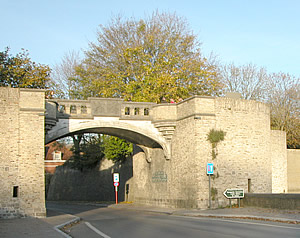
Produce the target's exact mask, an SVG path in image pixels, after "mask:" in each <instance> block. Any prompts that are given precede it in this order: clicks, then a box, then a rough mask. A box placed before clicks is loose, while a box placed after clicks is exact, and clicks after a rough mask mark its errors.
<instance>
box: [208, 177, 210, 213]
mask: <svg viewBox="0 0 300 238" xmlns="http://www.w3.org/2000/svg"><path fill="white" fill-rule="evenodd" d="M208 194H209V196H208V199H209V208H211V184H210V174H209V175H208Z"/></svg>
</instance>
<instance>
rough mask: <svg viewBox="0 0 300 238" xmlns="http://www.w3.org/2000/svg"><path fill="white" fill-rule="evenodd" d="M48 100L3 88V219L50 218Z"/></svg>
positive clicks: (0, 188)
mask: <svg viewBox="0 0 300 238" xmlns="http://www.w3.org/2000/svg"><path fill="white" fill-rule="evenodd" d="M44 97H45V96H44V91H43V90H31V89H15V88H1V87H0V123H1V124H0V126H1V131H0V133H1V135H0V218H11V217H16V216H34V217H44V216H45V214H46V210H45V193H44V191H45V189H44V111H45V109H44V108H45V105H44Z"/></svg>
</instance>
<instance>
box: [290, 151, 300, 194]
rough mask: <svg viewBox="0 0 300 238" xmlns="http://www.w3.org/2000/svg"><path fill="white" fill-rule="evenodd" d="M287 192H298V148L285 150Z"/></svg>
mask: <svg viewBox="0 0 300 238" xmlns="http://www.w3.org/2000/svg"><path fill="white" fill-rule="evenodd" d="M287 180H288V192H289V193H300V150H295V149H294V150H287Z"/></svg>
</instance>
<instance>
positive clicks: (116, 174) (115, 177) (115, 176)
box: [113, 173, 120, 204]
mask: <svg viewBox="0 0 300 238" xmlns="http://www.w3.org/2000/svg"><path fill="white" fill-rule="evenodd" d="M113 177H114V179H113V180H114V186H115V194H116V204H118V187H119V185H120V183H119V182H120V179H119V178H120V176H119V173H114V175H113Z"/></svg>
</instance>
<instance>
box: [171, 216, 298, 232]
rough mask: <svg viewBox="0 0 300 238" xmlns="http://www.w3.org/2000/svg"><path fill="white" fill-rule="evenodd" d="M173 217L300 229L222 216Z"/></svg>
mask: <svg viewBox="0 0 300 238" xmlns="http://www.w3.org/2000/svg"><path fill="white" fill-rule="evenodd" d="M174 217H180V218H182V217H185V218H189V219H202V220H207V219H212V220H216V221H223V222H231V223H240V224H249V225H258V226H271V227H276V228H285V229H294V230H300V227H291V226H279V225H272V224H264V223H255V222H246V221H233V220H227V219H224V218H210V217H187V216H174Z"/></svg>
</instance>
